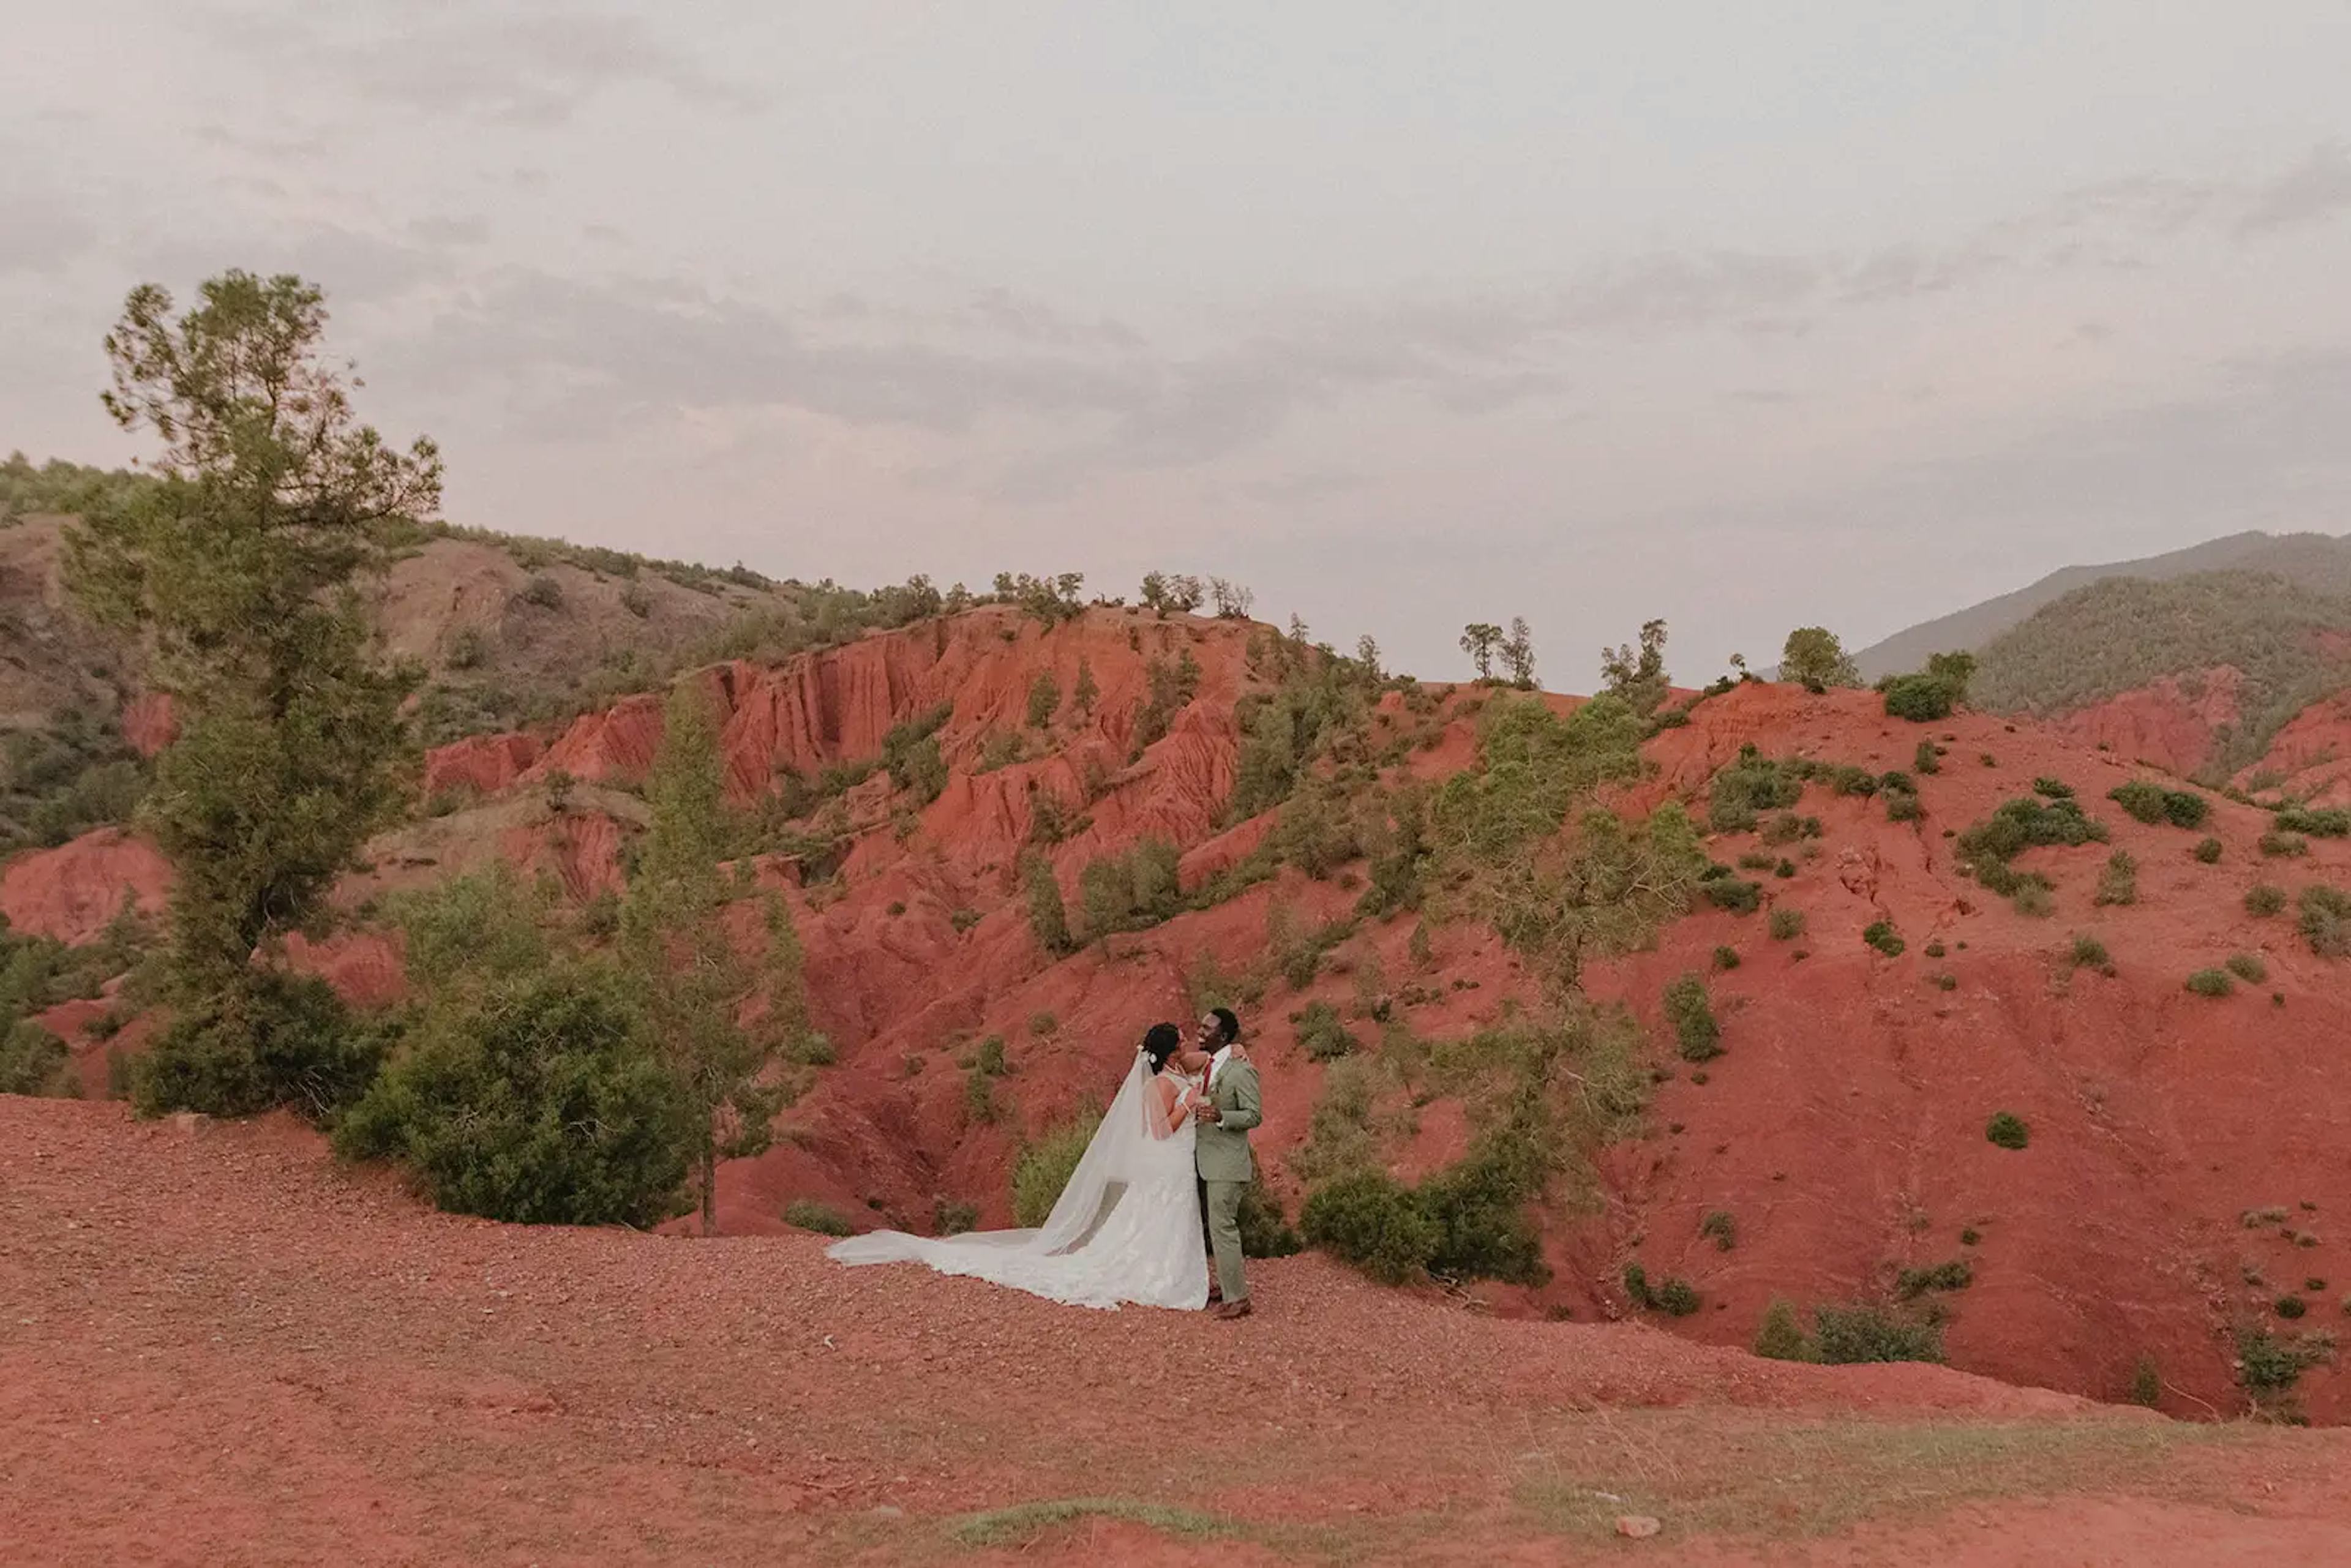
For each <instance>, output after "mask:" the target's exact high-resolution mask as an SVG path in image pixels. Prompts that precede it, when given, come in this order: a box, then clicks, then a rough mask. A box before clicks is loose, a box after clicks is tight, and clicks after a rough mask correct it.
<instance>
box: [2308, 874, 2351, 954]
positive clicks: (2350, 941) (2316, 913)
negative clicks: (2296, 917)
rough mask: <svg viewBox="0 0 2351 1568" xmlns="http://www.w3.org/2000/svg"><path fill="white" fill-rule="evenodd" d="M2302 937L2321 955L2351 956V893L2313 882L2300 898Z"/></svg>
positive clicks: (2312, 949)
mask: <svg viewBox="0 0 2351 1568" xmlns="http://www.w3.org/2000/svg"><path fill="white" fill-rule="evenodd" d="M2297 904H2298V907H2299V909H2300V912H2301V920H2300V922H2299V924H2300V925H2301V928H2302V936H2303V940H2304V941H2305V942H2308V943H2309V944H2310V950H2311V951H2312V952H2314V953H2315V954H2317V955H2318V956H2320V957H2322V958H2344V957H2351V893H2346V892H2344V891H2343V890H2342V889H2341V888H2339V887H2328V886H2326V885H2325V884H2324V883H2312V884H2311V885H2310V886H2308V887H2305V888H2304V889H2303V890H2302V897H2301V898H2300V899H2299V900H2298V901H2297Z"/></svg>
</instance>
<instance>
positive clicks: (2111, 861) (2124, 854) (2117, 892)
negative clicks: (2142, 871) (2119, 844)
mask: <svg viewBox="0 0 2351 1568" xmlns="http://www.w3.org/2000/svg"><path fill="white" fill-rule="evenodd" d="M2090 902H2091V903H2092V904H2097V905H2100V906H2102V907H2103V906H2105V905H2106V904H2137V902H2138V862H2137V861H2136V860H2134V859H2132V858H2131V854H2130V852H2129V851H2127V850H2116V852H2114V853H2112V854H2110V855H2108V856H2107V857H2106V866H2105V870H2104V871H2102V872H2100V873H2098V891H2097V892H2096V893H2095V894H2093V895H2091V898H2090Z"/></svg>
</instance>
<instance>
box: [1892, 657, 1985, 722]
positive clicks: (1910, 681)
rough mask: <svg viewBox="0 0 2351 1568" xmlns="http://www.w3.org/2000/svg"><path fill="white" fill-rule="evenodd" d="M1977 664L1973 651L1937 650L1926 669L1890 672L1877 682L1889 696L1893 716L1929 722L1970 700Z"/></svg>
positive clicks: (1944, 716) (1942, 716)
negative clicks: (1969, 690)
mask: <svg viewBox="0 0 2351 1568" xmlns="http://www.w3.org/2000/svg"><path fill="white" fill-rule="evenodd" d="M1975 667H1976V661H1975V655H1974V654H1972V653H1936V654H1932V655H1930V656H1929V657H1928V660H1927V667H1926V669H1925V670H1923V671H1921V672H1919V673H1918V674H1909V675H1889V676H1887V677H1886V679H1885V680H1882V681H1880V682H1878V683H1877V689H1878V690H1879V691H1880V692H1881V693H1883V694H1884V695H1885V698H1886V714H1887V715H1888V716H1891V717H1894V718H1907V719H1908V720H1909V721H1910V722H1911V723H1913V724H1929V723H1932V722H1933V721H1935V720H1936V719H1940V718H1949V716H1950V714H1951V710H1952V709H1953V708H1954V707H1956V706H1959V704H1961V703H1963V702H1965V701H1967V697H1968V685H1969V683H1970V681H1971V680H1972V679H1973V677H1974V674H1975Z"/></svg>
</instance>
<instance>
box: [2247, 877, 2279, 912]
mask: <svg viewBox="0 0 2351 1568" xmlns="http://www.w3.org/2000/svg"><path fill="white" fill-rule="evenodd" d="M2284 910H2285V889H2283V888H2282V887H2278V886H2276V885H2274V884H2273V883H2266V882H2257V883H2254V884H2253V885H2252V887H2250V888H2248V889H2246V890H2245V913H2246V914H2248V915H2252V916H2254V917H2255V918H2257V919H2267V918H2268V917H2269V916H2271V915H2279V914H2283V912H2284Z"/></svg>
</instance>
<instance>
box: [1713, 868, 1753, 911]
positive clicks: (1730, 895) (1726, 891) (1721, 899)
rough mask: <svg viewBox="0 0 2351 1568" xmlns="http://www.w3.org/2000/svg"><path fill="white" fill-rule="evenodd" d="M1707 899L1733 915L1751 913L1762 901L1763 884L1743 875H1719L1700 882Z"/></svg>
mask: <svg viewBox="0 0 2351 1568" xmlns="http://www.w3.org/2000/svg"><path fill="white" fill-rule="evenodd" d="M1700 885H1701V886H1702V887H1703V888H1704V889H1705V890H1706V896H1707V901H1708V903H1710V904H1714V905H1715V906H1716V907H1717V908H1719V909H1728V910H1729V911H1730V912H1731V913H1732V914H1733V915H1752V914H1754V913H1755V911H1756V910H1757V908H1758V907H1760V906H1761V904H1762V902H1763V884H1762V883H1757V882H1749V881H1747V880H1746V879H1744V878H1743V877H1735V876H1721V877H1716V878H1714V879H1713V880H1711V881H1709V882H1706V883H1701V884H1700Z"/></svg>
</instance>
